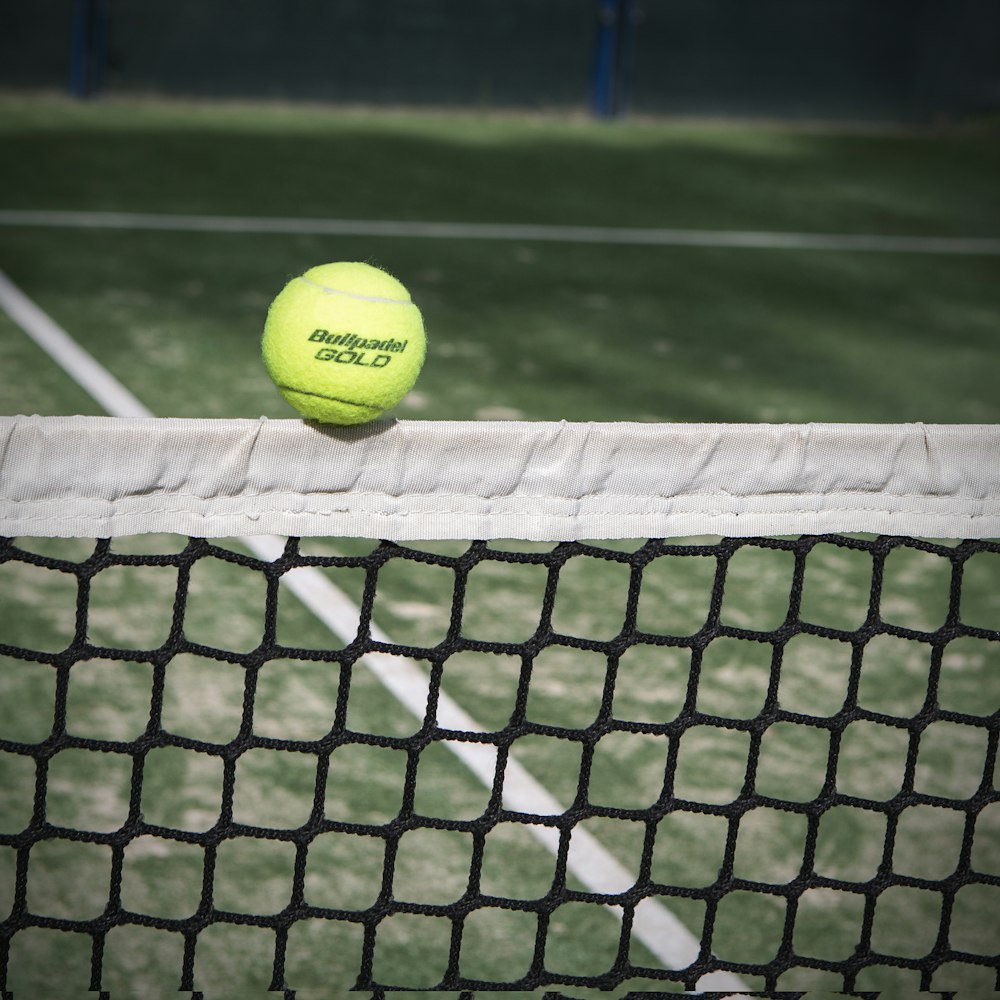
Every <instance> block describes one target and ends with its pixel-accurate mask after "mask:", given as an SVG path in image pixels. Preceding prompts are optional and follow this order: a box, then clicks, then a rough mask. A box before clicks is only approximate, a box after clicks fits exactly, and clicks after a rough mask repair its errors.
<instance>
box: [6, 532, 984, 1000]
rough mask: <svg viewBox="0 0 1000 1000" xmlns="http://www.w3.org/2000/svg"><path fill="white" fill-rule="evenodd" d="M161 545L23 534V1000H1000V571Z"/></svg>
mask: <svg viewBox="0 0 1000 1000" xmlns="http://www.w3.org/2000/svg"><path fill="white" fill-rule="evenodd" d="M53 544H54V543H53ZM72 544H75V545H77V546H78V547H79V546H82V545H83V543H80V542H75V543H72ZM143 544H144V545H145V547H146V550H144V549H143V545H140V546H138V547H136V546H134V545H133V546H132V547H131V548H130V547H129V545H128V544H126V542H125V541H123V542H113V543H112V542H109V541H98V542H96V544H95V543H94V542H93V541H91V542H90V543H89V545H88V546H87V547H86V549H83V548H78V549H77V550H74V551H59V552H55V550H54V549H53V548H52V547H51V546H49V547H47V545H46V544H42V543H41V542H39V541H38V540H27V539H25V540H11V539H5V540H2V542H0V584H2V585H3V587H4V588H5V591H4V593H5V596H4V598H3V601H4V602H5V603H3V604H2V605H0V622H2V624H0V685H2V687H0V692H2V700H3V705H4V707H3V708H2V709H0V723H2V726H3V730H2V731H0V737H2V738H0V764H2V767H3V768H4V771H3V775H2V783H0V787H2V790H0V803H2V809H0V853H2V855H3V867H2V868H0V892H2V893H6V896H3V895H0V903H4V904H5V905H6V902H9V906H8V907H7V908H6V909H4V910H3V911H2V912H3V916H4V919H3V922H2V923H0V988H3V989H4V990H5V991H10V990H13V991H14V995H16V996H22V995H23V996H28V995H42V994H40V993H37V992H32V990H34V989H36V987H37V984H39V983H46V982H48V983H61V984H62V985H65V986H72V987H75V988H77V989H87V988H89V989H92V990H103V991H105V992H107V993H110V995H111V996H116V995H119V994H118V993H116V991H117V990H120V989H121V990H124V989H126V988H127V987H128V986H129V985H131V987H132V988H136V987H137V984H138V985H141V984H149V983H153V982H156V983H162V984H163V985H164V986H166V987H167V988H169V989H172V990H173V989H182V990H195V991H197V990H205V991H206V992H207V994H208V995H211V990H212V987H213V984H216V985H217V984H218V983H222V984H224V985H227V986H228V987H230V988H232V989H236V990H237V991H239V990H242V991H243V993H244V994H247V995H249V993H250V992H251V991H252V989H257V990H260V991H266V990H268V989H270V990H279V991H281V990H284V991H285V992H286V995H287V996H293V995H294V994H295V992H296V991H297V990H299V991H302V993H301V995H302V996H306V995H316V994H315V993H312V994H310V993H309V992H308V991H309V990H313V991H317V990H319V991H323V990H326V993H327V995H329V990H330V989H331V988H340V989H346V988H355V989H359V990H365V991H370V992H371V993H372V994H374V995H381V994H382V993H383V992H386V991H390V990H397V989H415V988H437V989H449V990H453V991H456V992H462V993H463V994H464V995H471V993H472V992H473V991H476V990H492V989H508V990H521V991H529V990H538V991H544V990H545V989H546V988H549V989H550V990H551V989H555V988H558V990H559V991H561V992H558V993H556V992H552V993H550V994H549V995H551V996H557V995H567V996H583V995H584V994H585V993H586V991H587V990H588V989H603V990H608V989H617V990H618V991H619V993H620V995H624V994H626V993H627V992H628V991H629V990H630V989H640V988H642V989H644V990H645V991H646V993H644V994H643V995H648V991H650V990H657V991H660V990H662V991H663V992H664V993H666V992H676V991H679V990H682V989H687V990H692V989H695V988H696V987H697V986H698V984H699V980H701V979H702V977H703V976H705V975H706V974H710V973H716V974H718V973H719V972H728V973H731V974H732V975H733V976H736V977H739V979H738V981H737V980H719V979H709V980H705V981H703V982H702V984H701V988H702V989H705V990H707V991H715V992H729V991H731V990H732V989H733V986H734V984H737V985H741V986H742V987H743V988H745V989H746V990H748V991H757V992H773V991H778V990H783V991H786V992H788V991H797V990H798V991H802V990H807V989H823V988H828V989H834V990H840V991H847V992H865V991H870V992H874V991H877V990H880V989H882V988H890V987H895V986H900V985H903V986H907V985H908V986H911V987H913V988H917V987H919V988H921V989H936V990H939V991H950V990H954V989H965V988H981V989H984V990H992V989H996V988H997V977H998V970H1000V955H998V952H1000V948H998V942H1000V917H998V914H1000V836H998V833H1000V805H998V799H1000V793H998V791H997V787H996V785H997V780H996V771H997V768H996V764H997V739H998V733H1000V711H998V710H1000V631H998V617H997V593H998V592H1000V586H998V582H1000V572H998V567H1000V545H998V544H997V543H995V542H986V541H966V542H961V543H959V544H934V543H930V542H925V541H920V540H916V539H912V538H896V537H880V538H853V537H843V536H820V537H805V538H801V539H795V540H786V539H722V540H720V541H715V542H712V543H711V544H707V543H706V544H671V543H668V542H664V541H660V540H649V541H646V542H642V543H634V544H631V545H625V544H616V545H606V546H596V545H591V544H584V543H580V542H572V543H562V544H557V545H529V544H523V545H520V546H516V545H510V546H506V547H504V546H501V545H496V544H487V543H482V542H476V543H472V544H466V545H461V546H449V545H445V544H442V545H438V546H436V547H431V548H430V549H428V548H424V547H415V546H404V545H400V544H394V543H389V542H382V543H378V544H375V543H372V544H371V545H368V546H362V545H361V544H360V543H356V542H344V543H343V545H342V547H341V548H340V549H336V545H337V543H336V542H334V541H330V542H307V541H306V540H303V541H301V542H300V541H299V540H297V539H289V540H288V541H287V544H286V545H285V548H284V552H283V554H282V555H281V556H280V558H277V559H276V560H274V561H268V560H265V559H261V558H258V557H256V556H254V555H251V554H248V553H247V551H246V550H245V549H244V550H241V549H240V546H239V545H237V544H233V545H227V544H223V543H211V542H208V541H205V540H201V539H190V540H183V539H182V540H180V541H179V542H178V543H177V544H174V540H173V539H172V538H171V537H170V536H158V537H156V538H154V539H152V540H150V541H149V542H148V543H143ZM157 544H159V546H160V549H161V551H157V552H150V551H148V549H149V548H150V547H153V546H155V545H157ZM351 546H354V548H353V550H352V548H351ZM310 568H311V569H310ZM313 570H319V571H320V573H321V574H322V575H323V578H324V579H325V580H326V581H328V582H329V581H332V582H333V583H335V584H336V585H337V586H338V587H342V588H343V589H344V590H346V591H347V592H348V593H349V594H351V596H352V597H353V599H354V601H355V605H356V608H359V609H360V610H359V612H358V613H357V618H356V620H355V622H354V626H355V629H356V631H355V633H354V634H353V635H351V636H348V637H346V638H343V639H336V638H332V637H331V636H330V633H329V632H324V631H322V630H320V631H317V625H316V623H315V621H314V620H313V619H312V617H311V616H310V615H308V614H307V613H306V612H305V611H304V610H303V609H302V608H301V607H300V606H299V605H297V603H296V601H295V600H294V598H293V597H292V596H291V594H290V592H289V590H288V588H286V587H284V586H281V583H282V581H283V579H287V580H291V579H293V578H294V577H295V576H296V575H298V576H299V577H300V578H301V577H302V575H303V574H304V573H309V572H312V571H313ZM518 581H522V582H518ZM352 588H353V590H352ZM60 616H61V617H60ZM373 616H374V619H375V620H377V621H378V623H379V625H380V626H381V627H382V628H385V629H386V630H387V631H386V633H382V632H379V631H375V632H374V635H375V636H376V637H377V638H373V637H372V635H373V631H372V622H373ZM254 623H256V624H254ZM386 635H389V636H391V637H393V639H394V640H404V641H402V642H399V641H393V642H389V641H388V640H387V639H386ZM390 654H394V656H399V657H406V658H409V659H410V660H412V661H415V663H416V664H417V666H418V670H419V677H420V678H422V683H423V685H424V687H423V688H422V691H423V694H422V695H421V698H422V702H421V703H422V709H420V710H418V711H417V712H416V714H415V715H412V717H411V716H408V715H406V713H401V712H400V711H399V709H398V704H397V703H396V702H395V701H394V700H393V699H392V698H390V697H389V696H388V695H387V694H386V688H385V687H384V686H383V685H382V683H380V682H379V681H378V680H373V676H375V675H373V674H372V673H371V672H370V671H369V670H368V669H366V664H373V663H374V664H375V665H376V667H377V666H378V661H379V660H380V658H381V663H382V664H383V666H384V677H383V680H385V678H386V677H388V678H389V680H390V682H391V678H392V676H394V674H393V672H394V671H397V672H398V671H403V672H404V673H405V669H407V668H404V667H403V666H401V665H400V663H399V661H398V660H396V659H394V656H393V655H390ZM377 673H378V671H377V670H376V675H377ZM391 686H392V685H391V683H390V687H391ZM452 698H454V702H452V701H451V699H452ZM445 699H448V704H449V705H452V704H455V703H458V704H460V705H461V707H462V709H464V710H465V711H467V712H468V713H469V714H470V716H472V717H474V718H475V719H477V720H478V722H476V723H475V724H474V725H473V724H471V723H470V725H469V728H467V729H460V728H457V727H455V726H454V724H453V723H451V722H449V727H446V726H444V725H442V724H441V722H440V721H439V716H440V717H444V716H443V714H442V713H441V712H440V711H439V710H440V709H441V707H442V706H443V705H444V704H445ZM417 716H422V717H419V718H418V717H417ZM455 717H456V716H455V715H454V713H452V714H451V715H449V716H448V719H449V720H453V719H454V718H455ZM406 718H410V722H409V723H407V722H406V721H405V719H406ZM463 747H464V748H465V750H466V751H468V750H469V748H472V750H474V751H475V750H483V751H485V752H486V756H485V758H484V759H485V760H486V761H487V764H488V767H487V783H488V785H489V787H486V784H483V783H482V782H481V781H479V780H477V779H476V778H475V777H473V776H472V773H471V771H470V770H469V767H468V766H467V765H468V763H469V760H470V759H471V758H469V757H468V756H466V757H463V756H462V748H463ZM456 751H458V752H457V753H456ZM515 760H516V761H518V762H519V765H518V767H519V768H520V765H523V767H524V769H525V770H524V771H522V770H520V769H517V770H515V766H514V764H513V762H514V761H515ZM527 773H530V775H531V776H532V778H531V779H526V778H525V777H524V775H525V774H527ZM489 775H492V777H489ZM526 781H527V782H528V784H526V783H525V782H526ZM531 781H537V785H532V784H531V783H530V782H531ZM515 786H516V787H515ZM537 788H544V789H545V790H546V792H547V793H550V794H551V795H552V797H553V798H552V801H553V802H557V803H558V805H557V806H551V807H546V808H544V809H543V808H540V807H536V811H534V812H533V811H532V805H531V804H532V803H533V802H534V803H537V802H539V801H540V800H539V799H538V798H537V796H536V797H535V798H532V789H537ZM595 844H596V845H597V853H596V854H595V853H593V851H592V850H591V852H590V853H589V854H588V850H589V849H590V848H592V847H593V845H595ZM602 852H603V853H602ZM588 859H590V863H591V864H592V865H593V866H594V870H592V871H589V872H588V869H587V864H588ZM608 859H613V860H614V864H618V865H620V866H621V868H615V867H614V864H612V863H611V861H609V860H608ZM622 871H625V872H627V873H628V877H627V878H625V877H623V876H622V875H621V872H622ZM616 879H617V881H616ZM5 901H6V902H5ZM671 921H675V924H674V923H671ZM213 977H214V978H213ZM22 987H23V988H24V989H25V992H24V993H23V994H22V993H21V992H20V990H21V988H22ZM7 995H9V994H7V993H5V996H7ZM121 995H125V994H124V993H122V994H121Z"/></svg>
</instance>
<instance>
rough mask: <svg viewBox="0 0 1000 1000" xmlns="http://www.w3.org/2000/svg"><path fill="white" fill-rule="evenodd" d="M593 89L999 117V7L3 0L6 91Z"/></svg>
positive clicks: (677, 109) (818, 112) (476, 94)
mask: <svg viewBox="0 0 1000 1000" xmlns="http://www.w3.org/2000/svg"><path fill="white" fill-rule="evenodd" d="M602 43H603V49H602ZM599 50H601V51H604V53H605V55H607V54H608V53H609V52H610V53H612V54H613V55H616V56H617V62H616V64H615V65H613V66H612V68H611V71H610V73H605V74H604V75H603V76H602V73H601V70H600V69H599V68H598V58H597V54H598V51H599ZM84 56H86V57H87V58H84ZM605 68H607V67H605ZM595 86H596V87H598V88H602V87H603V88H605V89H607V88H610V89H611V90H613V92H614V100H613V101H612V102H611V105H610V106H611V107H612V108H617V109H618V110H626V109H632V110H635V111H641V112H645V113H653V114H658V113H667V114H677V115H722V116H731V117H748V116H749V117H779V118H800V119H801V118H806V119H810V118H811V119H856V120H857V119H861V120H886V121H933V120H938V119H940V118H963V117H967V116H969V115H979V114H984V113H987V114H989V113H995V112H996V111H998V110H1000V0H169V2H168V0H31V2H30V3H26V2H24V0H0V87H3V88H4V89H8V90H9V89H15V90H16V89H37V88H45V89H62V90H66V89H73V90H75V91H76V92H78V93H90V94H95V93H107V94H120V95H127V94H150V93H154V94H164V95H171V96H186V97H221V98H252V99H253V98H265V99H288V100H315V101H334V102H362V103H373V104H406V105H447V106H472V107H514V108H518V107H524V108H537V107H542V108H581V107H587V106H591V105H592V104H593V101H594V91H595Z"/></svg>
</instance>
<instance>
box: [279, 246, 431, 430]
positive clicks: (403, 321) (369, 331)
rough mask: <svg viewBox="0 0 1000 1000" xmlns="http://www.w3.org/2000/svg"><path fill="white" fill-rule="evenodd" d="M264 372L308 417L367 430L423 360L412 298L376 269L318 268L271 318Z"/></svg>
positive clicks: (293, 285)
mask: <svg viewBox="0 0 1000 1000" xmlns="http://www.w3.org/2000/svg"><path fill="white" fill-rule="evenodd" d="M261 349H262V353H263V355H264V365H265V367H266V368H267V371H268V374H269V375H270V376H271V378H272V379H273V380H274V383H275V385H277V387H278V389H279V391H280V392H281V395H282V396H284V397H285V399H287V400H288V402H289V403H291V404H292V406H294V407H295V409H296V410H298V411H299V413H301V414H302V415H303V416H304V417H308V418H309V419H311V420H319V421H322V422H323V423H328V424H363V423H365V422H366V421H368V420H374V419H375V417H377V416H379V415H380V414H381V413H383V412H385V411H386V410H388V409H390V408H392V407H393V406H395V405H396V404H397V403H398V402H399V401H400V400H401V399H402V398H403V397H404V396H405V395H406V394H407V393H408V392H409V391H410V389H411V388H412V387H413V383H414V382H416V380H417V376H418V375H419V374H420V369H421V367H422V366H423V363H424V355H425V353H426V349H427V346H426V338H425V336H424V323H423V319H422V317H421V315H420V310H419V309H418V308H417V307H416V306H415V305H414V304H413V302H412V300H411V299H410V293H409V292H408V291H407V290H406V288H404V287H403V285H402V284H401V283H400V282H398V281H397V280H396V279H395V278H394V277H392V275H390V274H387V273H386V272H385V271H382V270H380V269H379V268H377V267H372V265H371V264H361V263H354V262H341V263H337V264H321V265H320V266H319V267H313V268H310V270H308V271H306V272H305V274H302V275H300V276H299V277H297V278H293V279H292V280H291V281H289V282H288V284H287V285H285V287H284V288H283V289H282V290H281V291H280V292H279V293H278V295H277V297H276V298H275V300H274V301H273V302H272V303H271V306H270V308H269V309H268V312H267V320H266V321H265V323H264V338H263V342H262V344H261Z"/></svg>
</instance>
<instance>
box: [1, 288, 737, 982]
mask: <svg viewBox="0 0 1000 1000" xmlns="http://www.w3.org/2000/svg"><path fill="white" fill-rule="evenodd" d="M0 307H2V308H3V309H4V310H5V311H6V312H7V314H8V315H9V316H10V317H11V319H12V320H14V322H15V323H17V324H18V326H20V327H21V329H23V330H24V332H25V333H26V334H27V335H28V336H29V337H31V339H32V340H34V341H35V343H37V344H38V345H39V346H40V347H41V348H42V349H43V350H44V351H46V352H47V353H48V354H49V355H50V356H51V357H52V359H53V360H54V361H56V362H57V363H58V364H59V365H60V366H61V367H62V368H63V369H64V370H65V371H66V372H67V373H68V374H69V375H70V376H71V377H72V378H73V379H74V380H75V381H76V382H77V383H78V384H79V385H80V386H81V387H83V388H84V389H86V391H87V392H89V393H90V395H91V396H93V398H94V399H95V400H96V401H97V402H99V403H100V404H101V405H102V406H103V407H104V408H105V409H106V410H107V411H108V412H109V413H110V414H111V415H113V416H119V417H148V416H152V415H153V414H152V412H151V411H150V410H149V409H148V408H147V407H146V406H144V405H143V404H142V403H141V402H140V401H139V400H138V399H137V398H136V397H135V396H134V395H133V394H132V393H131V392H129V390H128V389H126V388H125V386H124V385H122V384H121V382H119V381H118V380H117V379H116V378H115V377H114V376H113V375H112V374H111V373H110V372H108V371H107V370H106V369H105V368H103V367H102V366H101V365H100V364H99V363H98V362H97V361H96V360H95V359H94V358H93V357H92V356H91V355H90V354H88V353H87V352H86V351H85V350H83V348H81V347H80V346H79V345H78V344H77V343H76V341H74V340H73V338H72V337H71V336H70V335H69V334H68V333H67V332H66V331H65V330H64V329H63V328H62V327H61V326H59V325H58V324H57V323H56V322H55V321H54V320H53V319H52V318H51V317H50V316H48V314H46V313H45V312H44V311H43V310H41V309H40V308H39V307H38V306H37V305H36V304H35V303H34V302H32V301H31V299H29V298H28V297H27V296H26V295H25V294H24V293H23V292H22V291H21V290H20V289H19V288H18V287H17V286H16V285H15V284H14V283H13V282H12V281H10V279H9V278H7V276H6V275H5V274H4V273H3V272H2V271H0ZM241 541H242V543H243V544H245V545H246V546H247V547H248V548H249V549H251V551H253V553H254V554H255V555H256V556H257V557H258V558H259V559H262V560H266V561H269V562H272V561H274V559H276V558H277V557H278V556H280V555H281V553H282V551H283V548H284V542H283V540H282V539H280V538H277V537H275V536H266V535H264V536H256V537H250V538H243V539H241ZM283 582H284V583H285V584H286V586H287V587H288V588H289V589H290V590H291V591H292V592H293V593H294V594H295V595H296V597H298V599H299V600H300V601H302V603H303V604H304V605H305V606H306V607H307V608H309V610H310V611H312V612H313V614H315V615H316V617H317V618H319V619H320V621H322V622H323V624H325V625H326V626H327V627H328V628H329V629H330V630H331V632H333V633H334V634H335V635H336V636H338V638H340V639H341V640H342V641H344V642H345V643H348V642H351V641H353V639H354V638H355V635H356V631H357V622H358V617H359V610H358V608H357V607H356V606H355V605H354V604H353V603H352V602H351V600H350V599H349V598H348V597H347V596H346V595H345V594H344V593H343V592H342V591H341V590H340V589H339V588H337V587H335V586H334V585H333V584H332V583H331V582H330V581H329V580H328V579H327V578H326V577H325V576H324V575H323V574H322V573H321V572H320V571H319V570H317V569H314V568H311V567H303V568H300V569H298V570H296V571H295V573H294V574H291V575H289V576H287V577H286V578H285V580H284V581H283ZM371 635H372V638H373V639H374V640H375V641H377V642H390V641H391V640H390V639H389V638H388V636H386V635H385V633H384V632H382V631H381V630H380V629H378V628H377V627H376V626H374V625H373V626H372V628H371ZM362 662H363V663H364V665H365V666H366V667H367V668H368V669H369V670H370V671H371V672H372V673H373V674H374V675H375V676H376V677H377V678H378V680H379V681H380V682H381V683H382V684H383V685H385V687H386V688H387V689H388V690H389V691H390V692H391V693H392V694H393V695H394V696H395V697H396V698H397V699H398V700H399V701H400V702H401V703H402V704H403V705H404V706H405V707H406V708H407V709H408V710H409V711H410V712H412V713H413V714H414V715H415V716H416V717H417V718H418V719H420V720H421V721H422V720H423V718H424V716H425V714H426V708H427V677H426V675H425V673H424V671H423V670H422V669H421V667H420V666H419V665H418V664H417V663H416V662H415V661H413V660H411V659H408V658H406V657H402V656H389V655H386V654H381V653H380V654H370V655H368V656H365V657H362ZM437 724H438V725H439V726H440V727H441V728H444V729H453V730H465V731H468V732H483V731H484V730H483V727H482V726H481V725H480V724H479V723H477V722H476V720H475V719H473V718H472V717H471V716H470V715H468V714H467V713H466V712H465V711H464V709H462V708H461V707H460V706H459V705H458V704H457V703H456V702H455V701H453V700H452V699H451V698H450V697H449V696H448V695H447V694H446V693H445V692H444V691H443V690H442V691H441V692H440V694H439V696H438V706H437ZM445 745H446V746H447V747H448V749H449V750H451V751H452V752H453V753H454V754H455V755H456V756H457V757H458V758H459V759H460V760H461V761H462V763H463V764H465V766H466V767H468V768H469V769H470V770H471V771H472V772H473V774H475V775H476V777H477V778H479V779H480V781H482V782H483V783H484V784H485V785H486V787H487V788H492V787H493V784H494V778H495V775H496V761H497V754H496V750H495V749H494V748H492V747H490V746H488V745H486V744H482V743H465V742H457V741H448V742H446V744H445ZM503 787H504V804H505V805H506V806H507V808H508V809H511V810H514V811H516V812H524V813H535V814H548V815H553V814H560V813H562V812H564V808H563V807H562V806H561V805H560V804H559V803H558V802H557V801H556V800H555V799H554V798H553V797H552V796H551V795H550V794H549V792H548V791H546V789H545V788H544V787H543V786H542V785H541V784H540V783H539V782H538V781H536V780H535V778H533V777H532V776H531V774H529V773H528V771H527V770H526V769H525V768H524V767H523V766H522V765H521V764H519V763H518V762H517V761H516V760H515V759H514V758H513V757H509V758H508V760H507V765H506V768H505V770H504V775H503ZM527 829H528V830H529V831H530V832H531V833H532V834H533V835H534V836H535V837H536V838H537V839H538V840H539V841H540V842H541V843H542V844H543V845H544V846H545V847H546V848H548V849H549V850H550V851H552V852H553V853H556V852H557V851H558V849H559V832H558V830H556V829H555V828H553V827H546V826H538V825H537V824H528V826H527ZM567 867H568V869H569V870H570V871H571V872H572V873H573V874H574V875H575V876H576V877H577V878H578V879H579V880H580V881H581V882H582V883H583V884H584V885H585V886H586V887H587V888H588V890H589V891H591V892H595V893H617V892H621V891H623V889H624V888H627V887H628V886H631V885H633V884H634V882H635V876H634V874H632V873H630V872H629V871H628V870H627V869H626V868H625V867H624V866H623V865H621V864H620V863H619V862H618V861H617V860H616V859H615V858H614V857H613V856H612V855H611V854H610V853H609V852H608V851H607V850H606V849H605V848H604V847H603V846H602V845H601V844H600V843H599V842H598V841H597V840H596V839H595V838H594V837H593V836H591V835H590V834H588V833H587V832H586V831H585V830H582V829H578V830H574V832H573V834H572V841H571V845H570V851H569V855H568V859H567ZM609 910H611V911H612V912H613V913H614V914H615V915H616V916H617V917H618V919H621V918H622V910H621V908H620V907H609ZM632 934H633V935H634V936H635V937H636V938H637V939H638V940H639V941H641V942H642V943H643V944H644V945H645V946H646V948H647V949H649V951H650V952H651V953H652V954H653V955H655V956H656V958H657V959H658V960H659V961H661V962H662V963H663V965H664V967H665V968H668V969H683V968H686V967H687V966H688V965H690V964H691V963H692V962H693V961H694V960H695V959H696V958H697V956H698V953H699V948H700V944H699V941H698V939H697V938H696V937H695V936H694V935H693V934H691V932H690V931H689V930H688V929H687V928H686V927H685V926H684V925H683V924H682V923H681V922H680V921H679V920H678V919H677V918H676V917H675V916H674V915H673V914H672V913H671V912H670V910H668V909H667V908H666V907H665V906H663V905H662V904H660V903H658V902H657V901H656V900H653V899H647V900H645V901H644V902H643V903H642V904H640V906H638V907H637V908H636V910H635V915H634V919H633V924H632ZM697 989H698V990H699V991H700V992H719V993H731V994H737V993H745V992H746V991H747V987H746V985H745V984H744V983H743V982H742V980H740V978H739V977H738V976H735V975H733V974H732V973H730V972H723V971H719V972H711V973H708V974H706V975H704V976H702V977H701V979H700V980H699V981H698V984H697Z"/></svg>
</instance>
